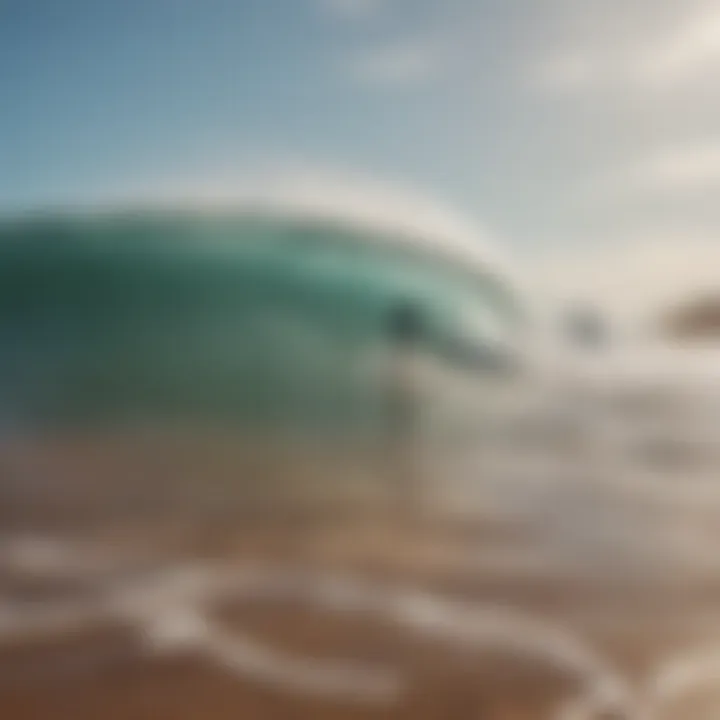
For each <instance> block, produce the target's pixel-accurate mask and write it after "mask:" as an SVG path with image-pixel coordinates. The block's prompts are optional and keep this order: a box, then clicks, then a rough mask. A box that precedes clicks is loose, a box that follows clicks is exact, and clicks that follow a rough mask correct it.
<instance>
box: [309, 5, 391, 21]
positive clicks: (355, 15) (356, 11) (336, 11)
mask: <svg viewBox="0 0 720 720" xmlns="http://www.w3.org/2000/svg"><path fill="white" fill-rule="evenodd" d="M385 2H386V0H318V3H319V5H320V7H321V8H322V9H323V10H325V11H327V12H330V13H332V14H333V15H337V16H338V17H342V18H345V19H348V20H358V19H360V18H364V17H368V16H369V15H373V14H375V13H376V12H377V11H378V10H380V9H381V8H382V6H383V5H384V4H385Z"/></svg>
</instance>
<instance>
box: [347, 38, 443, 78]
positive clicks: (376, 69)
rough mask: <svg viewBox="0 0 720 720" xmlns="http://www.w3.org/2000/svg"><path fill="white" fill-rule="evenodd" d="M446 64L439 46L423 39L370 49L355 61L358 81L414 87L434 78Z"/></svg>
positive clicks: (355, 73) (354, 71)
mask: <svg viewBox="0 0 720 720" xmlns="http://www.w3.org/2000/svg"><path fill="white" fill-rule="evenodd" d="M442 63H443V55H442V51H441V48H440V47H438V45H437V44H435V43H432V42H427V41H420V40H409V41H407V40H405V41H397V42H393V43H389V44H387V45H384V46H378V47H375V48H372V49H369V50H367V51H366V52H364V53H363V54H361V55H359V56H358V57H356V58H355V59H354V60H353V63H352V72H353V75H354V76H355V78H356V79H358V80H360V81H362V82H364V83H367V84H370V85H378V86H391V87H398V86H401V87H402V86H415V85H421V84H423V83H424V82H426V81H427V80H430V79H431V78H433V77H434V76H435V75H436V74H437V73H438V72H439V71H440V70H441V66H442Z"/></svg>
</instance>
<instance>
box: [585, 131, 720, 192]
mask: <svg viewBox="0 0 720 720" xmlns="http://www.w3.org/2000/svg"><path fill="white" fill-rule="evenodd" d="M707 189H720V136H718V137H717V138H709V139H705V140H693V141H689V142H684V143H683V142H679V143H676V144H671V145H666V146H662V147H660V148H658V149H656V150H654V151H652V152H650V153H648V154H647V155H645V156H641V157H639V158H637V159H635V160H633V161H631V162H630V163H628V164H627V165H626V166H625V167H622V168H619V169H618V168H615V169H613V170H611V171H610V172H608V173H606V174H605V175H603V176H602V177H601V178H600V180H596V181H594V182H593V183H592V184H591V185H590V187H589V189H588V190H587V192H585V191H583V192H581V194H580V197H584V198H585V201H589V202H591V203H593V204H594V203H595V202H597V200H598V199H599V198H604V199H606V198H608V197H610V198H626V199H634V198H636V197H637V196H638V195H646V196H648V197H650V196H658V197H662V196H667V195H671V196H673V197H679V196H680V195H681V194H691V193H697V192H702V191H704V190H707Z"/></svg>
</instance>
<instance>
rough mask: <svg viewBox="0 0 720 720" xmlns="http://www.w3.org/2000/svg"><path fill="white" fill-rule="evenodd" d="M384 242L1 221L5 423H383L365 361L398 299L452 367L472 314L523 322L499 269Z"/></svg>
mask: <svg viewBox="0 0 720 720" xmlns="http://www.w3.org/2000/svg"><path fill="white" fill-rule="evenodd" d="M377 239H378V238H377V236H375V235H370V234H368V233H367V232H365V233H363V232H362V231H360V230H354V229H349V228H347V227H341V226H339V225H332V224H329V223H321V222H310V221H304V220H298V219H292V218H281V217H271V216H263V215H260V214H252V215H249V214H246V215H234V216H232V215H208V214H204V215H203V214H192V213H175V214H168V213H166V214H157V213H156V214H150V213H147V214H145V215H137V214H136V215H125V216H123V215H114V216H109V215H105V216H100V215H97V216H85V217H80V216H77V217H71V216H68V217H59V216H58V217H45V218H38V217H35V218H30V219H27V220H19V221H13V222H10V221H8V222H6V223H4V224H2V225H0V333H1V342H0V392H2V398H1V400H2V407H3V411H4V413H5V417H6V419H7V420H10V421H12V420H13V419H17V418H28V419H32V420H33V421H34V422H63V423H67V422H80V423H83V422H88V421H90V422H95V423H96V422H101V421H108V422H117V421H132V422H136V421H138V419H153V418H157V419H162V418H169V417H173V418H176V417H181V418H182V417H189V418H205V419H223V420H232V421H242V422H249V423H251V424H253V425H257V426H263V425H270V426H274V427H275V426H279V425H287V426H288V427H300V426H302V427H305V428H325V429H329V428H333V429H336V430H339V429H348V428H359V427H364V428H369V427H375V426H377V425H378V424H381V423H382V418H383V413H384V389H383V387H382V383H378V382H377V375H376V374H375V375H373V374H372V373H371V372H370V368H371V362H370V360H371V358H373V357H376V356H377V354H378V353H381V352H382V350H383V347H384V345H385V344H387V336H386V320H387V315H388V312H390V310H391V309H392V308H393V307H394V306H395V305H396V304H397V303H398V302H407V301H411V302H412V303H413V304H415V305H416V306H417V307H418V308H420V309H421V311H422V314H423V317H424V322H425V325H426V333H425V335H424V341H423V342H424V348H423V349H424V350H425V351H427V352H429V353H434V354H437V355H438V356H443V354H445V355H447V357H448V362H452V361H453V360H452V354H453V353H452V352H451V351H450V349H451V348H453V347H456V346H457V345H458V342H457V340H458V338H459V331H460V325H459V323H460V318H461V316H462V317H465V316H466V315H467V313H468V312H472V311H473V309H475V308H476V309H477V311H478V312H480V311H482V312H487V311H488V309H489V310H490V311H491V312H492V313H493V314H495V315H496V316H497V317H499V318H501V319H502V322H504V323H507V324H511V323H514V322H516V320H517V311H516V308H515V307H514V304H513V298H512V296H511V295H510V294H509V293H508V291H506V290H505V288H504V286H503V285H502V284H501V283H500V282H498V280H497V279H496V278H494V277H493V276H492V275H490V274H488V275H487V277H478V276H477V275H476V274H471V273H469V272H467V271H465V270H463V269H462V268H456V267H451V266H450V265H444V264H442V263H438V262H437V261H435V260H434V259H431V258H424V257H422V256H421V255H417V256H413V257H409V256H407V254H406V253H401V252H400V251H398V250H396V249H393V248H392V247H391V246H388V245H383V244H378V243H377V242H376V241H377ZM473 340H474V341H476V342H478V343H482V341H483V338H482V337H478V338H474V339H473ZM463 341H465V339H464V340H463Z"/></svg>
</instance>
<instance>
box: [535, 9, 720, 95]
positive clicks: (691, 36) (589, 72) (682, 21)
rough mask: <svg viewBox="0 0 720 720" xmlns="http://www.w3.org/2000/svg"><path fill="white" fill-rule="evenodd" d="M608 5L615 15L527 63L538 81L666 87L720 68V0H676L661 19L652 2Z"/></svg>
mask: <svg viewBox="0 0 720 720" xmlns="http://www.w3.org/2000/svg"><path fill="white" fill-rule="evenodd" d="M608 7H609V9H610V12H611V13H613V15H612V16H611V17H609V18H606V20H607V21H606V22H598V23H597V26H596V27H590V28H586V29H584V30H583V31H582V32H580V33H578V34H576V36H575V37H569V38H567V40H566V50H565V51H561V52H559V53H555V52H551V53H549V55H548V57H545V58H543V59H541V60H538V61H536V62H535V63H533V64H532V65H531V67H530V79H531V82H532V83H533V84H534V85H535V86H536V87H538V88H540V89H546V90H547V89H550V90H563V91H568V90H572V91H577V90H582V89H598V88H603V87H624V88H626V89H632V90H634V91H636V90H638V89H644V90H653V91H669V90H674V89H678V88H687V87H688V86H689V85H692V84H694V83H698V82H699V83H702V82H703V81H709V80H714V78H715V75H716V73H717V72H719V71H720V0H700V1H699V2H694V3H688V4H687V5H684V4H682V5H681V4H680V3H678V4H677V6H675V10H676V12H674V13H672V14H670V15H667V16H663V22H659V21H657V18H656V10H657V5H656V3H655V2H649V1H648V2H643V3H642V11H641V12H634V13H631V12H630V11H629V9H627V8H626V9H623V8H622V7H620V9H618V7H617V6H612V5H610V6H608ZM635 10H637V8H635Z"/></svg>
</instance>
